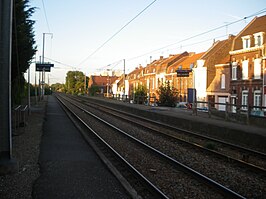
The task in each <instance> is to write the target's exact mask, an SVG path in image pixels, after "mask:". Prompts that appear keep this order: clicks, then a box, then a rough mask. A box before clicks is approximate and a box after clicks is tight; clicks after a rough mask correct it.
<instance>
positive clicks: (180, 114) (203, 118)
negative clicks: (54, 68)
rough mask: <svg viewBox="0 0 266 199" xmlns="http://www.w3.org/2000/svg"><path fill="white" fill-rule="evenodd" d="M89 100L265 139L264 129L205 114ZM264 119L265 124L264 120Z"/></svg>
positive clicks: (98, 98)
mask: <svg viewBox="0 0 266 199" xmlns="http://www.w3.org/2000/svg"><path fill="white" fill-rule="evenodd" d="M90 98H92V99H97V100H102V101H106V102H108V103H114V104H119V105H122V106H127V107H130V108H133V109H140V110H145V111H148V112H153V113H157V114H161V115H167V116H172V117H176V118H182V119H186V120H188V121H198V122H201V123H206V124H212V125H215V126H221V127H226V128H229V129H236V130H241V131H243V132H247V133H254V134H258V135H261V136H264V137H266V128H263V127H259V126H255V125H247V124H241V123H238V122H232V121H226V120H225V119H224V118H221V117H216V116H214V115H212V116H211V118H209V116H208V113H205V112H200V111H198V115H194V114H193V113H192V110H187V109H180V108H175V107H174V108H172V107H159V106H146V105H140V104H131V103H127V102H123V101H120V100H115V99H107V98H101V97H90ZM264 119H265V122H266V118H264Z"/></svg>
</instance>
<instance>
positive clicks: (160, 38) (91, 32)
mask: <svg viewBox="0 0 266 199" xmlns="http://www.w3.org/2000/svg"><path fill="white" fill-rule="evenodd" d="M149 5H150V6H149ZM29 6H30V7H35V8H36V10H35V13H34V14H33V16H32V17H31V19H32V20H34V21H35V25H34V31H35V40H36V47H37V53H36V56H35V58H34V60H33V64H32V65H31V66H30V82H31V83H33V84H34V82H35V77H36V79H37V82H38V78H39V72H37V73H36V72H35V62H36V61H37V62H38V61H40V60H41V57H42V55H43V43H44V61H45V62H51V63H53V64H54V68H52V69H51V72H50V73H46V75H45V76H46V83H47V82H48V78H49V83H50V84H52V83H65V78H66V73H67V72H68V71H73V70H78V71H82V72H83V73H84V74H86V75H87V76H89V75H92V74H95V73H98V72H100V71H101V70H106V69H112V70H121V71H123V68H124V62H123V60H124V59H125V69H126V73H129V72H131V71H132V70H134V68H136V67H138V66H139V65H142V66H144V67H145V66H146V65H147V64H149V63H150V62H151V61H153V60H155V59H158V58H159V57H160V56H164V57H168V56H169V54H178V53H181V52H184V51H188V52H196V53H199V52H205V51H207V50H208V49H209V48H210V47H211V45H212V43H213V42H214V41H217V40H223V39H226V38H227V37H228V35H229V34H234V35H237V34H238V33H239V32H240V31H241V30H242V29H243V28H244V27H245V26H246V25H247V24H248V23H249V22H250V21H251V20H252V19H253V18H254V17H255V16H256V14H257V13H258V12H259V11H263V13H261V14H259V15H258V16H262V15H265V14H266V1H265V0H233V1H232V0H220V1H213V0H201V1H199V0H187V1H181V0H112V1H110V0H94V1H93V0H75V1H73V0H64V1H62V0H61V1H59V0H30V2H29ZM145 8H146V9H145ZM144 9H145V10H144ZM245 17H246V19H245V20H244V18H245ZM236 21H239V22H237V23H233V22H236ZM232 23H233V24H232ZM219 27H220V28H219ZM43 38H44V39H43ZM25 76H26V77H27V78H28V75H27V74H25Z"/></svg>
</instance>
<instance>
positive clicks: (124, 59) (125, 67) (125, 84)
mask: <svg viewBox="0 0 266 199" xmlns="http://www.w3.org/2000/svg"><path fill="white" fill-rule="evenodd" d="M124 95H126V60H125V59H124Z"/></svg>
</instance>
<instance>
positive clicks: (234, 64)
mask: <svg viewBox="0 0 266 199" xmlns="http://www.w3.org/2000/svg"><path fill="white" fill-rule="evenodd" d="M232 80H237V62H233V63H232Z"/></svg>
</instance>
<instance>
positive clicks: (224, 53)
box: [201, 35, 235, 67]
mask: <svg viewBox="0 0 266 199" xmlns="http://www.w3.org/2000/svg"><path fill="white" fill-rule="evenodd" d="M234 38H235V36H234V35H229V37H228V39H225V40H222V41H217V42H215V43H214V44H213V46H212V47H211V48H210V49H209V50H208V51H207V52H206V53H205V54H204V55H202V57H201V59H203V60H205V64H204V65H205V66H207V67H210V66H212V65H215V64H225V63H228V62H229V61H230V56H229V51H230V49H231V46H232V43H233V40H234Z"/></svg>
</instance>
